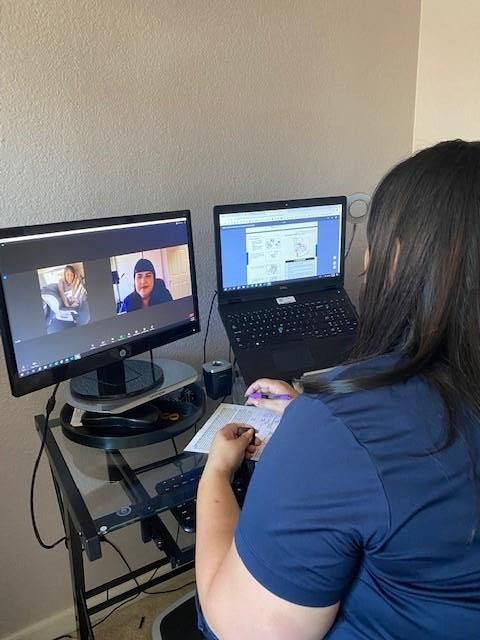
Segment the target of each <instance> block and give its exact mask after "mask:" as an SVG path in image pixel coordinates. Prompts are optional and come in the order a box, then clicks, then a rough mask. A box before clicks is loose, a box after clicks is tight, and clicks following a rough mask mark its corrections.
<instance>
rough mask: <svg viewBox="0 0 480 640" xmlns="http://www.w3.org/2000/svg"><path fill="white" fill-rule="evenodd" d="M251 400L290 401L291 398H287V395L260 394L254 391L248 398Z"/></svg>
mask: <svg viewBox="0 0 480 640" xmlns="http://www.w3.org/2000/svg"><path fill="white" fill-rule="evenodd" d="M248 397H249V398H251V399H252V400H262V399H264V400H291V399H292V396H289V395H288V393H269V394H268V393H260V392H259V391H256V392H255V393H251V394H250V395H249V396H248Z"/></svg>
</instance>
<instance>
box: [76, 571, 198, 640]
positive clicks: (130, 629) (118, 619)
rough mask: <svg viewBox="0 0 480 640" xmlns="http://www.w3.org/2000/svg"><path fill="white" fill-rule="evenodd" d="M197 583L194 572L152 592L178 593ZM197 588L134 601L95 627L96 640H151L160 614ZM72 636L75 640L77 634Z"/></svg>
mask: <svg viewBox="0 0 480 640" xmlns="http://www.w3.org/2000/svg"><path fill="white" fill-rule="evenodd" d="M194 579H195V573H194V571H193V570H191V571H187V572H186V573H182V574H181V575H179V576H176V577H175V578H172V580H169V581H168V582H166V583H165V584H164V585H158V586H157V587H152V591H154V590H155V591H157V590H158V591H166V590H167V589H175V588H176V587H179V586H181V585H184V584H185V585H186V584H187V583H190V582H192V581H193V580H194ZM194 588H195V585H194V584H193V585H192V584H189V585H188V586H185V587H184V588H183V589H179V590H178V591H174V592H173V593H165V594H162V595H149V596H145V597H143V598H138V599H137V600H133V602H132V603H131V604H126V605H125V606H123V607H121V608H120V609H118V611H116V612H115V613H113V614H112V615H111V616H110V617H109V618H108V620H105V622H103V623H102V624H100V625H98V627H95V629H94V633H95V640H147V639H148V640H150V639H151V637H152V623H153V621H154V620H155V618H156V617H157V616H158V614H159V613H160V612H161V611H163V610H164V609H166V608H167V607H169V606H170V605H171V604H173V603H174V602H175V601H176V600H178V599H179V598H181V597H182V596H183V595H185V594H186V593H188V592H189V591H192V589H194ZM142 619H143V622H142ZM72 636H73V637H75V635H74V634H72Z"/></svg>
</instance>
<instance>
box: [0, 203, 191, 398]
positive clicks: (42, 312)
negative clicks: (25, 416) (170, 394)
mask: <svg viewBox="0 0 480 640" xmlns="http://www.w3.org/2000/svg"><path fill="white" fill-rule="evenodd" d="M0 322H1V325H0V326H1V332H2V340H3V346H4V351H5V356H6V364H7V369H8V375H9V379H10V386H11V389H12V393H13V395H15V396H22V395H24V394H27V393H30V392H31V391H35V390H37V389H41V388H43V387H47V386H49V385H52V384H55V383H57V382H61V381H63V380H67V379H71V378H73V379H74V380H81V379H82V377H83V378H88V376H85V375H83V376H82V374H87V373H89V372H94V371H95V372H96V377H95V384H96V387H98V389H97V391H96V392H95V393H94V395H98V396H100V397H112V398H115V397H122V396H123V395H125V394H128V393H130V391H129V390H128V384H126V382H128V381H127V380H126V379H127V378H128V376H127V375H126V374H125V366H124V363H125V361H126V360H127V359H128V358H130V356H134V355H137V354H140V353H143V352H145V351H148V350H150V349H153V348H155V347H159V346H161V345H164V344H167V343H169V342H173V341H175V340H178V339H180V338H184V337H186V336H189V335H191V334H194V333H196V332H198V331H199V330H200V326H199V314H198V301H197V291H196V280H195V265H194V255H193V244H192V229H191V220H190V212H189V211H175V212H169V213H151V214H144V215H129V216H121V217H115V218H102V219H93V220H88V221H73V222H68V223H58V224H57V223H55V224H47V225H36V226H28V227H15V228H10V229H0ZM127 362H128V360H127ZM147 366H150V365H147ZM78 376H81V377H80V378H77V377H78ZM160 377H161V372H159V371H158V370H157V372H156V373H154V374H153V375H152V380H151V383H152V386H153V385H155V384H159V382H161V380H160ZM90 378H91V376H90ZM140 387H141V388H139V387H138V385H137V387H135V385H134V387H132V391H131V393H139V392H141V391H142V389H143V388H144V387H142V385H140ZM79 388H80V389H81V385H80V387H79ZM88 393H90V392H87V394H86V395H87V396H88Z"/></svg>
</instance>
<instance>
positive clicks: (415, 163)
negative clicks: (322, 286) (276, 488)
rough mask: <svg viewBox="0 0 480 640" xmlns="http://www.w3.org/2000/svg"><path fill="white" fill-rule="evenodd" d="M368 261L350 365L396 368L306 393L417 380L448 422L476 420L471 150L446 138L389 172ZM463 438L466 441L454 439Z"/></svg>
mask: <svg viewBox="0 0 480 640" xmlns="http://www.w3.org/2000/svg"><path fill="white" fill-rule="evenodd" d="M367 242H368V252H369V261H368V266H367V269H366V273H365V283H364V287H363V291H362V293H361V300H360V320H359V331H358V338H357V342H356V345H355V348H354V351H353V353H352V358H351V359H352V360H353V361H359V360H363V359H366V358H370V357H372V356H376V355H381V354H385V353H388V352H391V351H398V352H399V353H402V354H404V355H405V356H407V357H406V358H405V359H404V360H402V364H401V365H400V366H398V367H396V368H394V369H391V370H387V371H384V372H382V373H379V374H374V375H371V376H365V377H361V378H357V379H352V380H347V381H345V380H343V381H341V382H339V383H335V382H333V383H327V382H324V381H323V380H322V379H321V378H319V379H317V380H316V381H313V383H310V384H309V385H305V391H307V392H312V391H315V392H318V391H326V390H328V391H333V392H349V391H353V390H357V389H373V388H376V387H380V386H384V385H390V384H395V383H398V382H401V381H404V380H406V379H408V378H410V377H412V376H416V375H420V376H423V377H424V378H426V379H427V380H428V381H429V382H430V383H431V384H432V385H433V386H434V387H435V388H436V389H438V391H439V392H440V394H441V397H442V398H443V401H444V403H445V407H446V410H447V414H448V418H449V420H448V426H447V431H446V433H445V440H444V442H443V444H442V446H441V448H443V447H448V446H450V444H452V443H453V442H454V441H455V440H456V438H457V436H458V435H459V434H460V432H459V429H460V427H459V424H460V422H461V421H460V420H458V419H457V418H458V416H459V411H463V410H464V409H465V408H466V407H467V408H468V409H470V410H471V411H473V413H474V414H476V415H477V416H480V393H479V388H480V142H465V141H463V140H453V141H448V142H441V143H440V144H437V145H435V146H433V147H430V148H428V149H424V150H422V151H420V152H418V153H416V154H415V155H414V156H412V157H410V158H408V159H407V160H405V161H403V162H401V163H400V164H398V165H397V166H396V167H394V168H393V169H392V170H391V171H390V172H389V173H388V174H387V175H386V176H385V177H384V178H383V180H382V181H381V182H380V184H379V185H378V187H377V189H376V191H375V193H374V195H373V198H372V202H371V208H370V216H369V220H368V225H367ZM462 435H463V436H465V437H468V434H462Z"/></svg>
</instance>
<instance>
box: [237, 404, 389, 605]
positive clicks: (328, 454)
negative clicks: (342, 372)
mask: <svg viewBox="0 0 480 640" xmlns="http://www.w3.org/2000/svg"><path fill="white" fill-rule="evenodd" d="M388 521H389V520H388V505H387V502H386V497H385V493H384V491H383V486H382V483H381V481H380V479H379V477H378V474H377V471H376V467H375V465H374V464H373V462H372V460H371V458H370V455H369V452H368V451H367V450H366V449H365V447H364V446H363V445H362V444H361V443H359V442H358V441H357V439H356V438H355V436H354V434H353V433H352V432H351V431H350V429H349V428H348V427H347V426H346V425H345V424H344V422H343V421H342V420H340V419H339V418H337V417H335V416H334V415H332V413H331V412H330V409H329V408H328V407H327V406H326V405H325V404H324V403H323V402H322V400H321V399H319V398H314V397H309V396H301V397H299V398H297V399H296V400H295V401H294V402H292V403H291V405H290V406H289V407H288V409H287V411H286V412H285V414H284V416H283V418H282V421H281V423H280V425H279V427H278V428H277V431H276V432H275V434H274V435H273V437H272V438H271V440H270V442H269V444H268V446H267V447H266V448H265V450H264V452H263V453H262V457H261V459H260V461H259V462H258V463H257V466H256V469H255V472H254V474H253V477H252V480H251V483H250V487H249V489H248V493H247V497H246V500H245V504H244V507H243V510H242V513H241V515H240V520H239V523H238V526H237V529H236V532H235V544H236V547H237V551H238V553H239V555H240V558H241V559H242V562H243V563H244V565H245V566H246V568H247V570H248V571H249V572H250V574H251V575H252V576H253V577H254V578H255V579H256V580H257V581H258V582H260V584H262V585H263V586H264V587H265V588H266V589H268V590H269V591H270V592H272V593H274V594H276V595H278V596H279V597H281V598H283V599H285V600H288V601H289V602H293V603H296V604H300V605H305V606H311V607H323V606H328V605H331V604H334V603H336V602H338V601H339V600H342V598H343V597H344V595H345V593H346V591H347V590H348V588H349V586H350V584H351V582H352V580H353V579H354V578H355V575H356V573H357V571H358V568H359V564H360V562H361V560H362V556H363V554H364V552H365V550H366V548H368V547H372V546H375V545H377V544H378V543H379V542H380V540H381V539H382V538H383V537H384V536H385V535H386V533H387V530H388Z"/></svg>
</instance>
